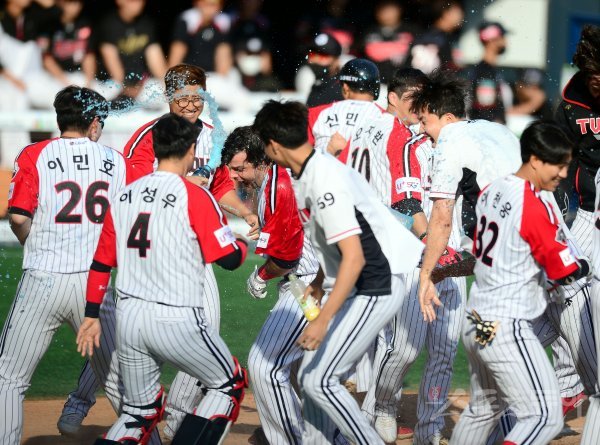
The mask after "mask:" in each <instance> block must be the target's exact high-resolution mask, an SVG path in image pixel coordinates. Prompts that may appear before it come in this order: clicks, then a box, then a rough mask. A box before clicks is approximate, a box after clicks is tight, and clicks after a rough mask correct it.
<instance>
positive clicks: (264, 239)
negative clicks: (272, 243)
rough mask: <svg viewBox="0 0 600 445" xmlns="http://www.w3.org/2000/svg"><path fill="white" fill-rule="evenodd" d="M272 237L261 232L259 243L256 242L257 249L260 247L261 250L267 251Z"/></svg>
mask: <svg viewBox="0 0 600 445" xmlns="http://www.w3.org/2000/svg"><path fill="white" fill-rule="evenodd" d="M270 236H271V234H270V233H266V232H260V235H259V237H258V241H257V242H256V247H260V248H261V249H266V248H267V246H268V245H269V237H270Z"/></svg>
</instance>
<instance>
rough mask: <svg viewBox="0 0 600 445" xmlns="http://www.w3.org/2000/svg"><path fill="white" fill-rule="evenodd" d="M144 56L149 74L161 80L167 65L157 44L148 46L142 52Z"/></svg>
mask: <svg viewBox="0 0 600 445" xmlns="http://www.w3.org/2000/svg"><path fill="white" fill-rule="evenodd" d="M144 56H145V57H146V64H147V65H148V69H149V70H150V74H152V76H154V77H156V78H157V79H162V78H163V76H164V75H165V72H166V71H167V64H166V62H165V55H164V54H163V50H162V48H161V47H160V45H159V44H158V43H152V44H150V45H148V47H147V48H146V49H145V50H144Z"/></svg>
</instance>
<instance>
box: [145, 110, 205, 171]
mask: <svg viewBox="0 0 600 445" xmlns="http://www.w3.org/2000/svg"><path fill="white" fill-rule="evenodd" d="M199 134H200V128H199V127H198V126H197V125H194V124H192V123H191V122H189V121H188V120H186V119H184V118H183V117H181V116H177V115H176V114H174V113H167V114H165V115H163V116H162V117H161V118H160V119H158V121H156V123H155V124H154V125H153V126H152V140H153V143H154V155H155V156H156V159H158V160H159V161H160V160H161V159H167V158H175V159H182V158H183V157H184V156H185V154H186V153H187V151H188V150H189V148H190V145H192V144H195V143H196V139H198V135H199Z"/></svg>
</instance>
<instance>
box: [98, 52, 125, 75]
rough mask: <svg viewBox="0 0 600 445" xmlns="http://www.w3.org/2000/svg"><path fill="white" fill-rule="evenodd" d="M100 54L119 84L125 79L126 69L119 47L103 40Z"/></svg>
mask: <svg viewBox="0 0 600 445" xmlns="http://www.w3.org/2000/svg"><path fill="white" fill-rule="evenodd" d="M100 55H101V56H102V60H103V62H104V66H105V67H106V71H107V72H108V75H109V76H110V77H111V79H112V80H114V81H115V82H116V83H118V84H120V85H121V84H123V81H124V80H125V69H124V68H123V63H122V62H121V58H120V57H119V49H118V48H117V47H116V46H115V45H114V44H112V43H107V42H103V43H102V44H101V45H100Z"/></svg>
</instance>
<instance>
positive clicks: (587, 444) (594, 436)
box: [581, 172, 600, 445]
mask: <svg viewBox="0 0 600 445" xmlns="http://www.w3.org/2000/svg"><path fill="white" fill-rule="evenodd" d="M594 182H595V184H596V200H595V208H596V210H595V211H594V221H595V223H594V236H593V252H592V254H593V256H592V258H591V260H592V264H593V276H592V286H591V287H592V291H591V294H592V298H591V304H592V315H593V318H594V321H595V322H596V323H598V320H600V281H599V280H600V222H599V221H600V172H598V173H596V178H595V181H594ZM594 340H595V343H596V354H597V356H598V357H600V331H599V330H598V329H595V330H594ZM598 385H599V386H600V379H599V382H598ZM589 400H590V406H589V408H588V411H587V417H586V421H585V426H584V428H583V437H582V438H581V444H582V445H593V444H595V443H596V442H597V441H598V436H599V434H600V422H598V419H599V418H600V417H599V416H600V394H598V393H596V394H594V396H592V397H590V399H589Z"/></svg>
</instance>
